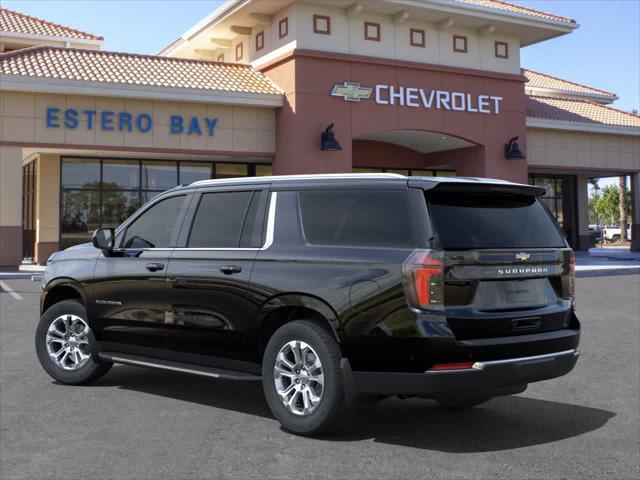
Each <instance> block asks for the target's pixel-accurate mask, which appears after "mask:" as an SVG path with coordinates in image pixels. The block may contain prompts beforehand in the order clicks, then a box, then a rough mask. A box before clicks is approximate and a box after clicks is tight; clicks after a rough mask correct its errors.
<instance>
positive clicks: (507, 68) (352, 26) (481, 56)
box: [214, 2, 520, 74]
mask: <svg viewBox="0 0 640 480" xmlns="http://www.w3.org/2000/svg"><path fill="white" fill-rule="evenodd" d="M328 3H330V2H327V4H325V5H322V4H313V5H311V4H304V3H301V4H296V5H294V6H292V7H289V8H287V9H283V10H282V11H281V12H279V13H278V14H277V15H275V16H274V18H273V22H272V23H271V24H270V25H259V26H257V27H255V28H253V30H252V36H251V38H249V39H239V40H234V42H233V48H232V49H231V50H226V51H225V50H218V51H216V54H215V56H214V58H217V56H218V55H219V54H220V53H224V54H225V61H232V62H234V61H235V53H234V52H235V44H236V43H237V42H238V41H243V42H245V51H246V46H247V44H249V45H250V47H251V57H250V58H244V59H243V63H246V62H247V61H254V60H258V59H260V58H261V57H263V56H265V55H268V54H269V53H271V52H273V51H274V50H276V49H278V48H281V47H283V46H285V45H289V47H291V48H300V49H310V50H320V51H326V52H335V53H349V54H353V55H367V56H372V57H380V58H389V59H396V60H408V61H414V62H423V63H433V64H437V65H447V66H456V67H464V68H473V69H479V70H489V71H495V72H503V73H514V74H518V73H520V42H519V40H518V38H517V37H516V36H514V35H508V34H505V33H500V32H493V33H488V34H486V35H483V34H481V33H479V32H478V31H477V30H475V29H471V28H464V27H460V26H454V27H452V28H441V27H439V26H438V25H436V24H435V23H432V22H428V21H423V20H417V19H415V18H409V19H407V20H406V21H401V22H395V23H394V22H393V20H392V18H391V16H389V15H377V14H373V13H368V12H366V9H365V11H364V12H362V13H360V14H358V15H356V16H353V17H347V15H346V13H345V10H344V9H342V8H334V7H332V6H331V5H328ZM314 15H322V16H326V17H329V18H330V25H331V30H330V34H328V35H327V34H322V33H317V32H314V28H313V26H314V25H313V17H314ZM285 16H286V17H287V18H288V23H289V34H288V35H287V36H286V37H285V38H283V39H280V38H279V35H278V23H279V21H280V20H281V19H282V18H284V17H285ZM365 22H374V23H377V24H379V25H380V41H372V40H366V39H365V38H364V23H365ZM411 29H418V30H423V31H424V32H425V45H424V47H420V46H412V45H411V42H410V30H411ZM260 32H264V36H265V46H264V48H263V49H262V50H260V51H259V52H257V51H255V36H256V35H257V34H258V33H260ZM454 35H462V36H465V37H467V52H466V53H461V52H455V51H454V49H453V36H454ZM496 41H499V42H504V43H507V45H508V58H498V57H496V55H495V42H496Z"/></svg>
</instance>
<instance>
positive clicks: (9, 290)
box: [0, 280, 24, 300]
mask: <svg viewBox="0 0 640 480" xmlns="http://www.w3.org/2000/svg"><path fill="white" fill-rule="evenodd" d="M0 288H1V289H2V290H4V291H5V292H7V293H8V294H9V295H11V296H12V297H13V298H14V299H16V300H24V299H23V298H22V296H21V295H20V294H19V293H18V292H16V291H14V290H13V288H11V287H10V286H9V285H7V284H6V283H4V282H3V281H2V280H0Z"/></svg>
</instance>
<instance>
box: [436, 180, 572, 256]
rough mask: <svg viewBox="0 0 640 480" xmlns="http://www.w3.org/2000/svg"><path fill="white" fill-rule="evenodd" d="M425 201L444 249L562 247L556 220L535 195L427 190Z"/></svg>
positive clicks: (562, 240) (562, 243)
mask: <svg viewBox="0 0 640 480" xmlns="http://www.w3.org/2000/svg"><path fill="white" fill-rule="evenodd" d="M427 203H428V207H429V214H430V216H431V222H432V224H433V229H434V231H435V232H436V235H437V236H438V239H439V241H440V244H441V245H442V247H443V248H444V249H446V250H470V249H479V248H562V247H564V246H565V242H564V237H563V236H562V234H561V233H560V230H559V229H558V227H557V225H556V223H555V221H554V220H553V219H552V218H551V215H550V214H549V213H548V212H547V210H545V208H544V207H543V206H542V204H541V203H540V202H539V201H538V199H537V198H535V197H531V196H528V195H513V194H510V195H507V194H504V195H502V194H483V193H459V192H455V193H453V192H429V193H427Z"/></svg>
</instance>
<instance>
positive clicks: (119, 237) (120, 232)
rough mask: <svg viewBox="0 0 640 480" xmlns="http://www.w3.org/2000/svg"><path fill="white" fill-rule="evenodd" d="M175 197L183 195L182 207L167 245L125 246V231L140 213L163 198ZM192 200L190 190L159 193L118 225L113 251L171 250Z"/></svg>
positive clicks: (143, 212)
mask: <svg viewBox="0 0 640 480" xmlns="http://www.w3.org/2000/svg"><path fill="white" fill-rule="evenodd" d="M175 197H185V198H184V201H183V202H182V207H181V208H180V212H179V213H178V221H177V222H176V224H175V225H174V226H173V231H172V232H171V236H170V237H169V246H167V247H149V248H125V247H124V241H125V239H126V238H127V232H128V231H129V228H130V227H131V226H132V225H133V224H134V223H135V222H136V221H138V219H139V218H140V217H142V215H144V214H145V213H146V212H147V211H149V210H150V209H152V208H153V207H154V206H156V205H157V204H159V203H160V202H163V201H165V200H169V199H170V198H175ZM191 202H192V195H191V194H190V192H171V193H167V194H166V195H163V194H160V195H158V196H157V197H156V198H154V199H153V200H151V201H150V202H149V203H148V204H147V205H145V206H144V208H140V209H139V210H138V211H137V212H136V213H135V214H134V215H133V216H132V217H130V218H128V219H127V220H126V221H125V222H124V223H123V224H122V225H121V226H120V227H118V228H117V229H116V230H115V232H114V237H115V238H116V241H117V243H118V245H117V246H116V248H114V251H115V252H131V251H136V252H138V251H154V250H173V249H174V248H175V246H176V244H177V242H178V238H179V235H180V232H181V230H182V225H183V224H184V221H185V219H186V214H187V212H188V209H189V206H190V204H191Z"/></svg>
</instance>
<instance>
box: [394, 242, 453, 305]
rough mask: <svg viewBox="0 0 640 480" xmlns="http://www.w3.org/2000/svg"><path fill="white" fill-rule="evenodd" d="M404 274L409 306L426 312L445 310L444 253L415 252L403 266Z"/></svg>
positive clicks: (431, 251) (434, 251)
mask: <svg viewBox="0 0 640 480" xmlns="http://www.w3.org/2000/svg"><path fill="white" fill-rule="evenodd" d="M402 273H403V277H404V287H405V295H406V297H407V301H408V302H409V305H411V306H413V307H416V308H421V309H426V310H442V309H443V308H444V252H441V251H438V250H414V251H413V252H412V253H411V255H409V257H408V258H407V259H406V260H405V261H404V263H403V264H402Z"/></svg>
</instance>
